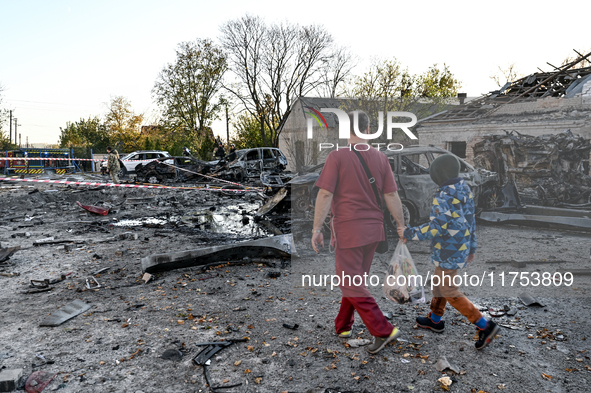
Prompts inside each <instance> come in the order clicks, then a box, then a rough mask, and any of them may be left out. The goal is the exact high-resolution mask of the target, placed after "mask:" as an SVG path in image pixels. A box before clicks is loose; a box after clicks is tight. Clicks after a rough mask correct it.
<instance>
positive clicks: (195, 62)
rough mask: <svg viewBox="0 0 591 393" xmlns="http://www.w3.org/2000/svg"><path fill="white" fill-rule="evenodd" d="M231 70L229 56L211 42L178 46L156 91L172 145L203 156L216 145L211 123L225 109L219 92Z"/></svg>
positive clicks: (157, 84)
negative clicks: (227, 60) (227, 59)
mask: <svg viewBox="0 0 591 393" xmlns="http://www.w3.org/2000/svg"><path fill="white" fill-rule="evenodd" d="M227 68H228V66H227V62H226V57H225V55H224V54H223V52H222V50H221V49H220V48H218V47H217V46H215V45H214V44H213V42H212V41H211V40H208V39H197V40H195V41H188V42H182V43H180V44H179V45H178V48H177V50H176V61H175V62H174V63H170V64H167V65H166V66H165V67H164V69H163V70H162V71H161V72H160V74H159V76H158V78H157V80H156V82H155V84H154V88H153V89H152V94H153V96H154V99H155V101H156V103H157V104H158V106H159V107H160V108H161V110H162V116H163V118H162V122H161V123H162V124H161V126H162V129H163V130H166V131H167V133H169V135H168V137H167V138H166V139H167V140H168V143H169V144H171V145H174V146H177V145H178V146H180V148H181V149H182V147H183V146H187V147H189V148H191V150H193V151H195V152H199V155H200V156H202V155H204V154H206V150H208V149H209V147H210V145H211V146H213V141H212V138H213V133H212V132H211V123H212V121H213V120H215V119H217V118H218V113H219V111H220V110H221V109H222V104H223V101H222V100H221V97H220V95H219V94H218V92H219V90H220V88H221V86H222V78H223V77H224V74H225V72H226V70H227Z"/></svg>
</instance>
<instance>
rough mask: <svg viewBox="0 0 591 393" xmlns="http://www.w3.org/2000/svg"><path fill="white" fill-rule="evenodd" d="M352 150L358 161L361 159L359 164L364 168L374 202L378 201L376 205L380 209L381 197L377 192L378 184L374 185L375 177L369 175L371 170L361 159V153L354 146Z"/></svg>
mask: <svg viewBox="0 0 591 393" xmlns="http://www.w3.org/2000/svg"><path fill="white" fill-rule="evenodd" d="M352 150H353V151H354V152H355V154H356V155H357V157H358V158H359V161H361V166H363V169H364V170H365V174H366V175H367V179H368V180H369V184H371V188H372V189H373V193H374V195H375V196H376V202H377V203H378V207H379V208H380V210H382V198H380V193H379V192H378V186H376V179H375V177H373V176H372V175H371V172H370V170H369V168H368V167H367V164H366V163H365V160H364V159H363V156H362V155H361V153H359V152H358V151H357V150H355V148H353V149H352Z"/></svg>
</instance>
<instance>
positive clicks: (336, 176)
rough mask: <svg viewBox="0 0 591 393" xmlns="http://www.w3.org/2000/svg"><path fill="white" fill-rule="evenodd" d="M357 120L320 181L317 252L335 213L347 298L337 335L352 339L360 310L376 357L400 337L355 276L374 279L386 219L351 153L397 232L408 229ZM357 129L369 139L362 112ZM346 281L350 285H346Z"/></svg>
mask: <svg viewBox="0 0 591 393" xmlns="http://www.w3.org/2000/svg"><path fill="white" fill-rule="evenodd" d="M354 117H355V116H354V112H351V113H349V120H350V126H351V130H350V136H349V147H341V148H339V149H338V150H333V151H332V152H331V153H330V154H329V155H328V157H327V159H326V164H325V165H324V169H323V170H322V174H321V175H320V177H319V178H318V180H317V181H316V186H318V188H320V191H319V192H318V197H317V199H316V207H315V213H314V228H313V230H312V247H313V248H314V251H316V252H317V253H318V246H319V245H321V246H322V247H324V236H323V234H322V230H321V229H322V224H323V222H324V219H325V218H326V215H327V214H328V211H329V210H331V212H332V217H333V218H332V232H333V236H332V239H331V244H332V245H333V246H334V248H335V260H336V274H337V276H339V278H340V279H341V282H340V285H339V287H340V288H341V291H342V293H343V297H342V300H341V308H340V310H339V313H338V315H337V317H336V319H335V327H336V332H337V334H338V335H339V337H343V338H345V337H350V336H351V328H352V327H353V319H354V311H355V310H356V311H357V313H358V314H359V316H360V317H361V319H362V320H363V323H364V324H365V326H367V329H368V330H369V332H370V334H371V335H373V336H374V337H375V341H374V343H373V344H372V345H371V346H369V347H368V348H367V350H368V351H369V352H370V353H377V352H379V351H381V350H382V349H383V348H384V347H385V346H386V345H388V343H390V342H392V341H394V340H395V339H396V337H397V336H398V335H399V334H400V332H399V331H398V329H397V328H394V327H393V326H392V325H391V324H390V322H388V320H387V319H386V318H385V317H384V315H383V313H382V311H381V310H380V308H379V307H378V305H377V303H376V301H375V299H374V298H373V296H371V294H370V292H369V291H368V290H367V288H366V286H365V285H364V284H365V282H362V283H361V285H359V280H357V281H356V282H355V280H353V277H354V276H360V277H362V278H363V276H364V274H368V273H369V269H370V267H371V263H372V260H373V256H374V253H375V250H376V247H377V245H378V243H379V242H380V241H382V240H384V236H385V235H386V234H385V233H384V225H383V219H384V216H383V213H382V211H381V210H380V208H379V206H378V202H377V201H376V196H375V194H374V192H373V189H372V187H371V184H370V182H369V179H368V177H367V175H366V173H365V171H364V169H363V166H362V164H361V161H360V160H359V158H358V157H357V155H356V153H355V152H354V151H353V150H352V149H355V150H357V151H359V152H360V153H361V155H362V157H363V159H364V160H365V162H366V164H367V166H368V168H369V171H370V172H371V175H372V176H373V178H374V179H375V184H376V185H377V188H378V191H379V195H380V196H381V197H382V201H383V202H385V203H386V206H387V207H388V210H389V211H390V213H391V214H392V217H394V219H395V220H396V224H397V226H398V228H402V229H404V218H403V214H402V204H401V202H400V198H399V196H398V192H397V190H398V187H397V186H396V182H395V180H394V175H393V174H392V170H391V168H390V164H389V162H388V159H387V157H386V155H384V154H383V153H382V152H380V151H378V150H376V149H375V148H373V147H370V145H369V144H368V143H367V142H368V141H367V140H365V139H362V138H359V137H358V136H356V135H355V133H354V131H353V121H354V120H356V119H354ZM358 125H359V128H358V129H359V130H361V132H363V133H366V134H367V133H369V118H368V116H367V114H365V113H364V112H361V111H359V112H358ZM383 202H382V203H383ZM343 276H345V280H343V279H342V278H343ZM347 276H348V277H351V280H348V279H347V278H346V277H347ZM366 277H367V276H366ZM355 283H357V285H355Z"/></svg>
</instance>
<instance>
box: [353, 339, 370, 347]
mask: <svg viewBox="0 0 591 393" xmlns="http://www.w3.org/2000/svg"><path fill="white" fill-rule="evenodd" d="M347 344H349V346H350V347H351V348H359V347H362V346H364V345H368V344H371V341H370V340H368V339H365V338H362V339H353V340H347Z"/></svg>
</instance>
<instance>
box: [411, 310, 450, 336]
mask: <svg viewBox="0 0 591 393" xmlns="http://www.w3.org/2000/svg"><path fill="white" fill-rule="evenodd" d="M417 325H419V327H422V328H423V329H431V330H433V331H434V332H436V333H443V331H444V330H445V321H444V320H441V321H439V322H437V323H435V322H433V320H432V319H431V313H429V316H428V317H417Z"/></svg>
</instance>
